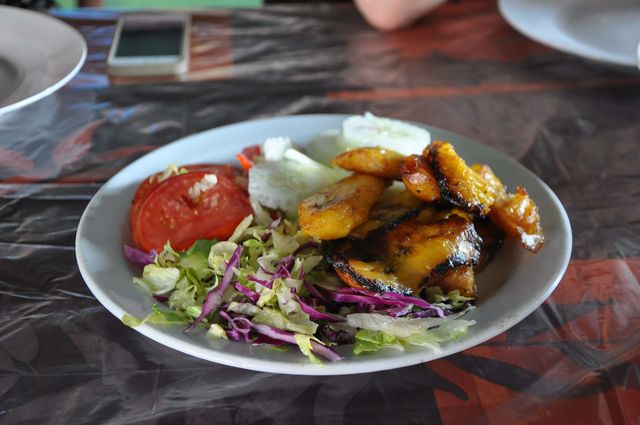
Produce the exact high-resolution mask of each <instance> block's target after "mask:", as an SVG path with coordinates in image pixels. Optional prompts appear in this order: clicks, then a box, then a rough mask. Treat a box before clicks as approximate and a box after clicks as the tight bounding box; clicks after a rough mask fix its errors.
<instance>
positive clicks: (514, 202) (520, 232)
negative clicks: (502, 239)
mask: <svg viewBox="0 0 640 425" xmlns="http://www.w3.org/2000/svg"><path fill="white" fill-rule="evenodd" d="M489 218H491V220H492V221H493V222H494V223H495V224H496V226H498V227H499V228H500V229H502V230H503V231H504V232H505V233H506V234H507V235H509V236H514V237H516V238H519V239H520V244H521V245H522V246H523V247H525V248H526V249H528V250H529V251H531V252H538V251H539V250H540V248H542V245H543V244H544V234H543V233H542V226H541V225H540V214H539V213H538V207H537V206H536V204H535V203H534V202H533V200H532V199H531V198H530V197H529V194H528V193H527V191H526V189H525V188H523V187H518V188H516V193H509V194H507V195H506V196H505V197H503V198H501V199H499V200H498V201H497V202H496V203H495V205H494V207H493V209H492V210H491V212H490V213H489Z"/></svg>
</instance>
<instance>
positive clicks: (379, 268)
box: [327, 254, 412, 295]
mask: <svg viewBox="0 0 640 425" xmlns="http://www.w3.org/2000/svg"><path fill="white" fill-rule="evenodd" d="M327 261H328V262H329V263H330V264H331V265H332V266H333V267H334V269H335V271H336V273H337V274H338V276H339V277H340V279H341V280H342V281H343V282H344V283H346V284H347V285H349V286H351V287H352V288H357V289H368V290H370V291H375V292H381V293H382V292H397V293H400V294H405V295H410V294H411V293H412V290H411V289H410V288H407V287H406V286H404V285H403V284H402V283H401V282H400V281H399V280H398V277H397V276H396V275H395V274H394V273H393V272H392V271H391V270H389V268H388V267H387V266H386V265H385V264H384V263H383V262H381V261H370V262H366V261H361V260H357V259H353V258H347V257H346V256H344V255H341V254H332V255H330V256H329V257H328V258H327Z"/></svg>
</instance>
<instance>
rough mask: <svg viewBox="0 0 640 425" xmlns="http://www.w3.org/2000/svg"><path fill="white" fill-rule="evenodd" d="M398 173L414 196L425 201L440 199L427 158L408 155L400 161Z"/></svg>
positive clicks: (438, 189) (438, 188) (436, 183)
mask: <svg viewBox="0 0 640 425" xmlns="http://www.w3.org/2000/svg"><path fill="white" fill-rule="evenodd" d="M400 174H401V175H402V181H403V182H404V184H405V186H406V187H407V190H408V191H409V192H411V193H412V194H413V196H415V197H416V198H418V199H420V200H422V201H425V202H435V201H439V200H440V199H441V196H440V187H439V186H438V182H437V181H436V178H435V176H434V174H433V169H432V168H431V164H430V163H429V161H428V160H427V158H425V157H423V156H422V155H410V156H408V157H406V158H405V159H404V161H402V164H401V165H400Z"/></svg>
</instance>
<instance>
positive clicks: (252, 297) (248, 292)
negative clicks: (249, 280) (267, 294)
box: [232, 282, 260, 303]
mask: <svg viewBox="0 0 640 425" xmlns="http://www.w3.org/2000/svg"><path fill="white" fill-rule="evenodd" d="M232 285H233V287H234V288H236V291H238V292H242V294H243V295H244V296H246V297H247V298H249V299H250V300H251V301H253V302H254V303H255V302H256V301H258V298H260V294H258V293H257V292H254V291H252V290H251V289H249V288H247V287H246V286H244V285H242V284H241V283H240V282H233V283H232Z"/></svg>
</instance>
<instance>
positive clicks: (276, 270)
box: [123, 114, 544, 363]
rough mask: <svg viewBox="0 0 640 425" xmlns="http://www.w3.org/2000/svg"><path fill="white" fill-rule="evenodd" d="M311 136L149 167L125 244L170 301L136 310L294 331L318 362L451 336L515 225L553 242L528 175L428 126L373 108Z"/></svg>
mask: <svg viewBox="0 0 640 425" xmlns="http://www.w3.org/2000/svg"><path fill="white" fill-rule="evenodd" d="M308 147H309V148H308V149H307V150H306V151H302V150H300V149H298V148H296V147H295V145H294V143H293V141H292V140H291V139H289V138H287V137H269V138H267V139H266V141H265V142H264V143H263V144H262V145H261V146H252V147H250V148H245V149H244V150H243V151H242V152H241V153H239V154H238V155H237V159H238V161H239V163H240V165H241V166H242V170H240V169H236V168H233V167H231V166H224V165H223V166H220V165H213V164H203V165H197V166H185V167H180V168H179V167H169V168H168V169H167V170H166V171H165V172H164V173H157V174H154V175H153V176H151V177H150V178H148V179H146V180H145V181H143V182H142V183H141V185H140V187H139V188H138V191H137V192H136V195H135V197H134V200H133V201H132V206H131V210H130V221H131V230H132V234H133V240H134V242H135V244H136V247H129V246H126V247H125V256H126V257H127V258H128V259H129V260H130V261H132V262H135V263H137V264H141V265H143V266H144V269H143V270H142V275H141V276H140V277H135V278H134V279H133V282H134V283H135V284H136V285H139V286H140V287H141V288H142V289H143V290H145V291H147V292H148V293H149V294H150V295H151V296H153V297H154V298H155V299H156V300H157V302H158V303H159V304H158V305H155V306H154V307H153V309H152V311H151V312H150V313H149V315H148V316H147V317H145V318H134V317H129V316H126V317H123V321H124V322H125V323H126V324H128V325H130V326H139V325H142V324H150V325H170V324H181V325H186V326H187V329H186V331H188V332H196V331H197V330H198V329H203V330H206V334H207V335H208V336H210V337H212V338H222V339H230V340H234V341H241V342H244V343H249V344H253V345H265V346H271V347H276V348H279V349H286V348H287V347H292V346H295V347H297V348H298V349H299V350H300V352H301V353H302V354H304V355H305V356H306V357H307V358H308V359H309V360H310V361H312V362H314V363H319V362H321V360H320V359H323V360H328V361H338V360H341V359H342V358H343V354H341V353H340V352H339V351H338V350H339V346H341V345H351V346H352V351H353V353H354V354H362V353H368V352H376V351H378V350H381V349H385V348H394V349H404V348H405V347H409V346H422V347H428V348H430V349H433V350H437V349H439V346H440V344H442V343H445V342H446V341H449V340H452V339H456V338H459V337H461V336H462V335H464V334H465V332H466V331H467V328H468V327H469V326H472V325H474V324H475V322H474V321H472V320H464V319H462V318H461V317H462V316H463V315H464V314H466V313H467V312H468V311H470V310H471V309H473V308H474V306H473V303H474V301H475V299H476V298H477V283H476V274H477V273H480V272H481V271H482V269H483V268H484V267H486V266H487V264H489V262H490V261H491V260H492V258H493V257H494V254H495V253H496V251H497V250H498V249H499V248H500V246H501V245H502V241H503V239H504V237H505V236H512V237H517V238H518V239H520V241H521V243H522V244H523V246H525V248H527V249H529V250H531V251H533V252H535V251H537V250H539V249H540V247H541V245H542V243H543V240H544V239H543V235H542V230H541V225H540V217H539V214H538V210H537V208H536V206H535V204H534V202H533V200H532V199H531V198H530V197H529V196H528V194H527V192H526V190H524V189H523V188H520V187H519V188H517V189H516V192H515V193H509V192H508V191H507V190H506V188H505V186H504V185H503V184H502V182H501V181H500V179H499V178H498V177H497V176H496V175H495V174H494V173H493V171H492V170H491V168H489V166H488V165H481V164H477V165H474V166H473V167H469V166H467V165H466V163H465V161H464V160H463V159H462V158H461V157H460V156H458V155H457V153H456V152H455V150H454V148H453V146H452V145H450V144H449V143H446V142H434V143H431V138H430V135H429V133H428V132H427V131H425V130H424V129H422V128H419V127H416V126H413V125H410V124H406V123H401V122H398V121H394V120H390V119H386V118H379V117H375V116H373V115H371V114H367V115H364V116H356V117H351V118H349V119H347V120H345V122H344V123H343V126H342V129H341V130H332V131H328V132H326V133H323V134H322V135H321V136H320V137H319V138H318V139H316V140H315V141H314V142H312V143H311V144H309V146H308ZM331 164H333V166H332V165H331ZM243 178H245V179H246V178H248V180H249V181H248V189H247V190H244V189H243V187H242V186H243V184H242V180H243ZM336 348H338V350H336Z"/></svg>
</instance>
